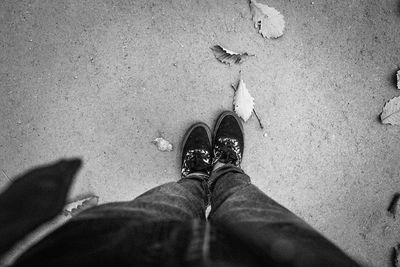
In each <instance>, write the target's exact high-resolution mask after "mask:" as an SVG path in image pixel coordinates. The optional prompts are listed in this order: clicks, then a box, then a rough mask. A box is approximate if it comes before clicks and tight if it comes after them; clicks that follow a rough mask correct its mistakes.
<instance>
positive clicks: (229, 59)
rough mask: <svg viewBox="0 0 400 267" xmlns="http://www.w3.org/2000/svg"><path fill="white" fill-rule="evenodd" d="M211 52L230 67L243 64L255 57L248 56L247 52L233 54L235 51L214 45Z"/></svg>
mask: <svg viewBox="0 0 400 267" xmlns="http://www.w3.org/2000/svg"><path fill="white" fill-rule="evenodd" d="M211 50H212V51H213V53H214V56H215V58H216V59H218V60H219V61H221V62H222V63H225V64H228V65H232V64H241V63H243V62H244V61H245V60H246V59H247V58H249V57H251V56H254V55H250V54H248V53H247V52H245V53H237V52H233V51H231V50H228V49H226V48H224V47H222V46H220V45H214V46H213V47H211Z"/></svg>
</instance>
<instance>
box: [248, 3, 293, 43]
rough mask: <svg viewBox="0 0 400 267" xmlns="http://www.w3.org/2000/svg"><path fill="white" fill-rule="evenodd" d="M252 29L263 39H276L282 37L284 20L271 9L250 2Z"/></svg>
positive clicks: (276, 11) (278, 13)
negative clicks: (254, 28)
mask: <svg viewBox="0 0 400 267" xmlns="http://www.w3.org/2000/svg"><path fill="white" fill-rule="evenodd" d="M250 9H251V14H252V15H253V21H254V27H256V29H258V32H259V33H260V34H261V35H262V36H263V37H265V38H278V37H280V36H282V35H283V30H284V29H285V20H284V19H283V15H282V14H281V13H280V12H279V11H278V10H276V9H275V8H273V7H269V6H267V5H264V4H260V3H257V2H256V1H255V0H250Z"/></svg>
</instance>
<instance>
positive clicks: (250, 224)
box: [17, 112, 358, 267]
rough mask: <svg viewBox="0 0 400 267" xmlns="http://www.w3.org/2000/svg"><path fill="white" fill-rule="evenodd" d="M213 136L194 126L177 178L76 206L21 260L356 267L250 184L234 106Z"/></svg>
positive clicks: (43, 263)
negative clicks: (125, 197) (121, 198)
mask: <svg viewBox="0 0 400 267" xmlns="http://www.w3.org/2000/svg"><path fill="white" fill-rule="evenodd" d="M213 135H214V136H213V140H211V134H210V131H209V129H208V127H207V126H205V125H204V124H196V125H194V126H193V127H191V129H190V130H189V131H188V133H187V134H186V136H185V138H184V144H183V149H182V150H183V151H182V179H180V180H179V181H178V182H172V183H167V184H164V185H161V186H158V187H156V188H153V189H151V190H149V191H147V192H146V193H144V194H142V195H140V196H139V197H137V198H136V199H135V200H133V201H129V202H119V203H109V204H105V205H101V206H98V207H95V208H92V209H89V210H86V211H84V212H82V213H80V214H79V215H78V216H76V217H75V218H74V219H72V220H71V221H70V222H69V223H67V224H66V225H65V226H64V227H62V228H60V229H58V230H57V231H56V232H55V233H54V234H52V235H50V236H48V237H47V238H46V239H45V240H43V241H42V242H41V243H39V244H38V245H37V246H36V248H35V247H34V248H33V249H31V250H30V251H28V252H27V253H26V255H24V256H23V257H21V259H20V261H19V262H17V266H25V265H29V264H31V266H36V263H37V266H52V265H53V266H55V265H54V264H55V263H57V264H58V265H59V266H61V265H60V262H62V263H69V264H70V265H71V264H73V265H74V266H91V264H92V263H97V264H99V263H103V265H107V264H108V265H109V264H114V266H123V265H129V266H132V262H133V263H135V264H136V265H137V266H160V265H162V266H296V267H301V266H304V267H305V266H310V267H314V266H358V264H357V263H355V262H354V261H353V260H352V259H350V258H349V257H348V256H346V255H345V254H344V253H343V252H342V251H341V250H340V249H338V248H337V247H336V246H335V245H333V244H332V243H331V242H329V241H328V240H327V239H326V238H324V237H323V236H322V235H321V234H319V233H317V232H316V231H315V230H314V229H312V228H311V227H310V226H309V225H308V224H307V223H305V222H304V221H303V220H302V219H300V218H299V217H297V216H296V215H294V214H293V213H291V212H290V211H289V210H287V209H286V208H284V207H282V206H281V205H279V204H278V203H276V202H275V201H274V200H272V199H271V198H269V197H268V196H267V195H265V194H264V193H263V192H262V191H260V190H259V189H258V188H257V187H256V186H254V185H252V184H251V181H250V178H249V177H248V176H247V175H246V174H245V173H244V172H243V170H242V169H241V168H240V167H239V166H240V162H241V158H242V156H243V132H242V126H241V124H240V121H239V119H238V118H237V117H236V115H235V114H233V113H231V112H224V113H223V114H222V115H221V116H220V117H219V119H218V121H217V124H216V127H215V130H214V134H213ZM215 167H216V168H215ZM213 168H214V170H213ZM208 204H211V212H210V215H209V217H208V220H207V219H206V217H205V210H206V207H207V205H208ZM117 261H118V264H117V263H116V262H117ZM135 264H133V265H134V266H135ZM66 266H67V265H66ZM71 266H72V265H71Z"/></svg>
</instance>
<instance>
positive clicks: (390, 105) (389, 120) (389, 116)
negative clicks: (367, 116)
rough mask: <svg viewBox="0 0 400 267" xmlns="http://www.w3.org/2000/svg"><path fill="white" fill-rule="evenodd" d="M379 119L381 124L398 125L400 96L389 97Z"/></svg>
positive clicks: (399, 121)
mask: <svg viewBox="0 0 400 267" xmlns="http://www.w3.org/2000/svg"><path fill="white" fill-rule="evenodd" d="M381 121H382V123H383V124H392V125H400V96H398V97H395V98H392V99H390V100H389V102H387V103H386V104H385V106H384V107H383V111H382V114H381Z"/></svg>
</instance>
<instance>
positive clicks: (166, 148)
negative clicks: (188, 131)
mask: <svg viewBox="0 0 400 267" xmlns="http://www.w3.org/2000/svg"><path fill="white" fill-rule="evenodd" d="M152 143H153V144H154V145H156V146H157V149H158V150H160V151H162V152H171V151H172V150H173V149H174V147H173V145H172V144H171V143H170V142H168V141H167V140H165V139H164V138H162V137H158V138H156V139H154V140H153V141H152Z"/></svg>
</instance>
